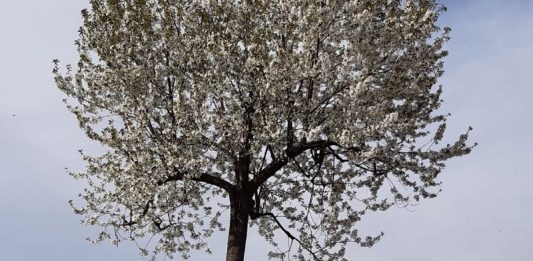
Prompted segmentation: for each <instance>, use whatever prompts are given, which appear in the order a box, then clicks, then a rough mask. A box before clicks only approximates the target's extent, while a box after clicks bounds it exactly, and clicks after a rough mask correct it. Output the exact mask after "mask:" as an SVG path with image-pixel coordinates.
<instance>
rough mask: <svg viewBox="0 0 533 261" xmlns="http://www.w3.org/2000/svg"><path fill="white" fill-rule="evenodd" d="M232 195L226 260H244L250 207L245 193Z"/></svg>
mask: <svg viewBox="0 0 533 261" xmlns="http://www.w3.org/2000/svg"><path fill="white" fill-rule="evenodd" d="M236 194H237V195H230V202H231V214H230V225H229V234H228V247H227V252H226V261H243V260H244V250H245V247H246V235H247V232H248V208H249V206H248V205H249V204H247V202H246V197H245V196H244V194H245V193H236Z"/></svg>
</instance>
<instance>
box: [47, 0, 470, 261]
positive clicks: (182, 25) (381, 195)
mask: <svg viewBox="0 0 533 261" xmlns="http://www.w3.org/2000/svg"><path fill="white" fill-rule="evenodd" d="M90 3H91V5H90V8H89V9H87V10H83V11H82V17H83V25H82V26H81V28H80V31H79V33H80V34H79V39H78V40H77V41H76V45H77V47H78V52H79V62H78V63H77V66H75V68H72V67H71V66H67V69H66V71H62V70H60V67H59V64H58V61H55V66H54V75H55V80H56V83H57V86H58V87H59V89H61V90H62V91H63V92H64V93H65V94H66V95H67V96H68V98H67V99H66V100H65V101H66V103H67V105H68V108H69V109H70V110H71V111H72V112H73V113H74V114H75V115H76V117H77V119H78V121H79V124H80V127H81V128H82V129H83V130H84V131H85V132H86V134H87V136H88V137H89V138H91V139H93V140H96V141H98V142H100V143H101V144H103V145H104V146H105V147H107V148H108V151H107V152H106V153H103V154H101V155H96V156H94V155H86V154H84V153H82V155H83V159H84V160H85V162H86V165H87V166H86V169H84V170H83V171H81V172H76V173H72V175H73V176H74V177H75V178H77V179H81V180H84V181H86V182H87V188H86V189H85V190H84V191H83V192H82V193H81V194H80V197H81V199H82V202H83V204H82V205H81V206H75V207H74V209H75V211H76V212H77V213H78V214H80V215H82V216H83V217H84V222H85V223H86V224H90V225H97V226H100V227H102V233H101V234H100V235H99V236H98V237H97V238H96V239H95V241H102V240H107V239H110V240H112V242H113V243H115V244H118V243H119V242H120V241H122V240H129V239H131V240H135V239H139V238H140V239H142V238H147V237H151V236H152V235H155V237H154V238H155V239H154V240H153V242H151V244H149V245H148V247H145V246H140V248H141V251H142V253H144V254H147V255H152V254H158V253H163V254H167V255H171V256H172V255H174V254H176V253H179V254H181V255H182V256H184V257H188V256H189V253H190V251H191V250H194V249H208V246H207V244H206V241H205V240H206V238H208V237H209V236H211V235H212V233H213V232H214V231H215V230H218V229H223V228H224V227H226V226H224V225H223V224H222V223H221V221H220V218H221V216H222V215H224V213H227V212H225V210H227V209H229V210H230V211H229V215H228V216H229V220H230V221H229V223H230V225H229V236H228V253H227V260H242V259H243V257H244V249H245V243H246V234H247V229H248V226H249V225H255V226H257V228H258V231H259V234H260V235H261V236H263V237H264V238H265V239H266V240H267V241H268V242H270V243H271V244H272V245H273V246H274V248H273V250H272V252H271V253H270V257H271V258H278V259H287V258H290V259H292V258H295V259H298V260H308V259H315V260H341V259H342V258H343V256H344V253H345V247H346V246H347V244H349V243H351V242H354V243H358V244H360V245H362V246H371V245H373V244H374V243H375V242H376V241H377V240H378V239H379V238H380V237H381V235H373V236H366V235H360V234H359V233H358V229H357V226H356V223H357V222H358V221H359V220H360V219H361V216H363V215H364V214H365V213H367V212H369V211H377V210H386V209H388V208H389V207H391V206H393V205H398V204H400V205H405V204H410V203H412V202H414V201H418V200H420V199H421V198H428V197H434V196H436V194H437V193H438V191H439V189H438V186H439V182H438V181H437V180H436V179H437V177H438V175H439V173H441V171H442V170H443V168H444V163H445V162H446V160H448V159H450V158H452V157H457V156H461V155H464V154H467V153H469V152H470V150H471V148H472V146H469V145H467V144H466V140H467V137H468V131H467V132H465V133H464V134H463V135H461V136H460V137H459V138H458V139H457V141H456V142H452V143H451V144H446V145H443V144H441V143H440V142H441V140H442V139H443V134H444V131H445V128H446V119H447V117H448V115H447V114H443V113H439V112H438V111H437V109H438V108H439V106H440V104H441V102H442V100H441V93H442V89H441V87H440V86H436V84H437V80H438V78H439V77H440V76H441V75H442V73H443V62H442V58H443V57H445V56H446V54H447V52H446V51H445V50H444V49H443V45H444V44H445V42H446V41H447V40H448V38H449V37H448V33H449V28H440V27H439V26H438V25H437V19H438V17H439V15H440V14H441V13H442V12H443V11H444V7H442V6H441V5H440V4H439V3H438V2H436V1H434V0H405V1H403V0H402V1H400V0H357V1H356V0H350V1H347V0H339V1H337V0H302V1H294V0H269V1H263V0H231V1H229V0H219V1H214V0H213V1H209V0H188V1H172V0H107V1H101V0H100V1H99V0H92V1H91V2H90ZM228 198H229V199H228ZM276 231H279V233H278V232H276ZM280 235H281V236H286V237H288V238H289V239H290V241H291V242H292V243H294V244H292V243H291V244H290V246H284V245H283V246H280V245H279V242H277V240H276V238H277V237H278V236H280Z"/></svg>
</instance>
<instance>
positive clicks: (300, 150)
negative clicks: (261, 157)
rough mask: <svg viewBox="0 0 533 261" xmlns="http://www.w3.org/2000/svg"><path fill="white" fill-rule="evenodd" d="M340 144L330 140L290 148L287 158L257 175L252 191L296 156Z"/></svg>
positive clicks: (298, 144)
mask: <svg viewBox="0 0 533 261" xmlns="http://www.w3.org/2000/svg"><path fill="white" fill-rule="evenodd" d="M333 145H337V146H338V144H337V143H336V142H334V141H329V140H317V141H312V142H299V143H297V144H296V145H295V146H293V147H290V148H288V149H286V150H285V157H283V158H281V159H278V160H274V161H272V162H270V164H268V165H267V166H266V167H265V168H264V169H262V170H260V171H259V172H258V173H257V175H256V176H255V177H254V178H253V179H252V181H251V182H250V183H251V185H252V186H251V189H252V191H255V190H256V189H257V188H258V187H259V186H261V185H262V184H263V183H265V181H267V180H268V179H269V178H270V177H272V176H274V174H276V172H277V171H278V170H280V169H281V168H283V167H285V166H286V165H287V163H288V162H289V160H291V159H293V158H295V157H296V156H298V155H300V154H302V153H303V152H305V151H306V150H309V149H317V148H324V147H328V146H333Z"/></svg>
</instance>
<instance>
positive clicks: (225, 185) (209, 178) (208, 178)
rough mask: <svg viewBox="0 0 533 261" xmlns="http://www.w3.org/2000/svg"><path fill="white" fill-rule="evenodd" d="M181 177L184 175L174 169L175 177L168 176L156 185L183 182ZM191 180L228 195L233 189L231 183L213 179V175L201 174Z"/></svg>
mask: <svg viewBox="0 0 533 261" xmlns="http://www.w3.org/2000/svg"><path fill="white" fill-rule="evenodd" d="M183 176H184V173H183V172H181V171H179V170H177V169H176V174H175V175H172V176H169V177H167V178H166V179H165V180H162V181H159V182H158V183H157V185H163V184H166V183H168V182H170V181H178V180H184V178H183ZM191 180H194V181H199V182H203V183H206V184H209V185H213V186H216V187H219V188H221V189H224V190H226V191H227V192H228V193H231V192H232V191H233V189H234V186H233V185H232V184H231V183H229V182H227V181H225V180H224V179H222V178H219V177H215V176H213V175H209V174H206V173H202V174H200V176H198V177H192V178H191Z"/></svg>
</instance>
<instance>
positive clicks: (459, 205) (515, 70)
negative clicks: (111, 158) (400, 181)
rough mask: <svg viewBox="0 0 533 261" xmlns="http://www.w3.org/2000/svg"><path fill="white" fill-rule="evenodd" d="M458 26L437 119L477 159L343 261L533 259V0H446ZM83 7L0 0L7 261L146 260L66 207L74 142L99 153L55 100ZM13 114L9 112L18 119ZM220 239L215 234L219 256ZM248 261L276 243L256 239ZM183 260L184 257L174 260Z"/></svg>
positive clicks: (382, 223)
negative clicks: (101, 236) (94, 241)
mask: <svg viewBox="0 0 533 261" xmlns="http://www.w3.org/2000/svg"><path fill="white" fill-rule="evenodd" d="M443 3H444V4H446V5H447V6H448V7H449V10H448V12H447V13H446V14H445V15H444V16H443V17H442V19H441V23H442V24H444V25H447V26H450V27H451V28H452V34H451V36H452V40H451V41H450V42H449V44H448V45H447V49H448V50H449V51H450V55H449V57H448V58H447V59H446V73H445V75H444V76H443V77H442V79H441V83H442V84H444V100H445V102H444V104H443V107H442V111H444V112H450V113H451V114H452V117H451V118H450V119H449V121H448V131H447V136H448V137H449V138H450V139H453V138H456V137H457V136H458V135H459V134H460V133H462V132H463V131H464V130H466V129H467V128H468V126H472V127H473V128H474V131H473V132H472V134H471V141H473V142H478V143H479V146H478V147H476V149H475V150H474V151H473V153H472V154H470V155H468V156H466V157H462V158H459V159H453V160H452V161H450V162H449V163H448V167H447V168H446V170H445V171H444V173H443V174H442V175H441V179H440V180H441V181H442V182H443V184H442V186H441V188H442V189H443V191H442V192H441V194H440V195H439V196H438V197H437V198H435V199H431V200H425V201H422V202H421V203H420V204H419V205H417V206H415V207H411V208H409V209H405V208H395V207H393V208H391V209H390V210H389V211H386V212H381V213H376V214H369V215H366V216H364V218H363V221H362V222H361V223H359V226H360V228H361V231H363V232H368V233H371V234H376V233H379V232H380V231H384V232H385V237H384V238H383V239H382V240H381V241H380V242H379V243H378V244H377V245H376V246H374V247H372V248H360V247H356V246H352V247H350V248H349V250H348V255H347V258H348V260H358V261H359V260H360V261H378V260H410V261H445V260H446V261H448V260H470V261H476V260H480V261H481V260H482V261H492V260H494V261H496V260H514V261H526V260H531V257H532V256H533V248H532V247H531V245H532V242H533V240H532V239H531V238H532V235H533V204H532V201H533V189H531V186H532V185H533V175H532V170H533V158H532V156H533V142H532V138H531V134H532V133H533V122H532V120H533V116H532V113H533V88H532V86H531V84H532V83H533V72H532V71H533V1H531V0H523V1H520V0H507V1H503V0H502V1H498V0H470V1H469V0H464V1H443ZM87 6H88V4H87V1H86V0H46V1H43V0H27V1H12V0H0V260H10V261H32V260H36V261H40V260H55V261H62V260H143V259H142V258H141V257H140V256H138V254H137V253H138V251H137V249H136V247H135V246H134V245H133V244H127V243H125V244H122V245H121V246H120V247H118V248H116V247H112V246H111V245H109V244H107V243H106V244H102V245H99V246H93V245H91V244H89V243H88V242H87V241H85V238H86V237H87V236H90V235H92V234H93V233H94V231H95V230H94V229H91V228H88V227H85V226H83V225H80V221H79V216H77V215H75V214H73V213H72V211H71V209H70V207H69V206H68V200H69V199H73V198H75V197H76V195H77V193H78V191H79V190H80V188H81V187H82V183H80V182H77V181H75V180H73V179H72V178H71V177H70V176H68V175H67V174H66V172H65V170H64V168H65V167H69V168H71V169H79V168H81V167H82V166H83V163H82V161H81V159H80V157H79V154H78V153H77V150H78V149H80V148H96V145H95V144H93V143H91V142H90V141H89V140H88V139H87V138H85V136H84V134H83V133H82V131H81V130H80V129H79V128H78V124H77V122H76V120H75V118H74V116H73V115H71V114H70V113H68V112H67V110H66V108H65V106H64V105H63V103H62V102H61V100H62V98H63V96H62V94H61V93H60V92H59V91H58V90H57V89H56V88H55V85H54V83H53V81H52V75H51V69H52V63H51V61H52V60H53V59H55V58H58V59H60V60H62V61H64V62H65V63H75V62H76V53H75V48H74V40H75V38H76V35H77V29H78V27H79V25H80V18H79V17H80V15H79V14H80V13H79V11H80V10H81V9H82V8H85V7H87ZM14 115H15V116H14ZM225 243H226V234H225V233H222V234H217V235H215V237H214V238H213V240H211V247H212V249H213V251H214V254H213V255H212V256H206V255H204V254H201V253H196V252H193V256H192V260H223V259H224V255H225ZM246 251H247V260H266V252H267V251H268V245H267V243H265V242H264V241H262V239H261V238H258V237H257V236H256V235H255V230H254V229H251V230H250V232H249V241H248V244H247V250H246ZM176 260H179V258H176Z"/></svg>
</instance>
